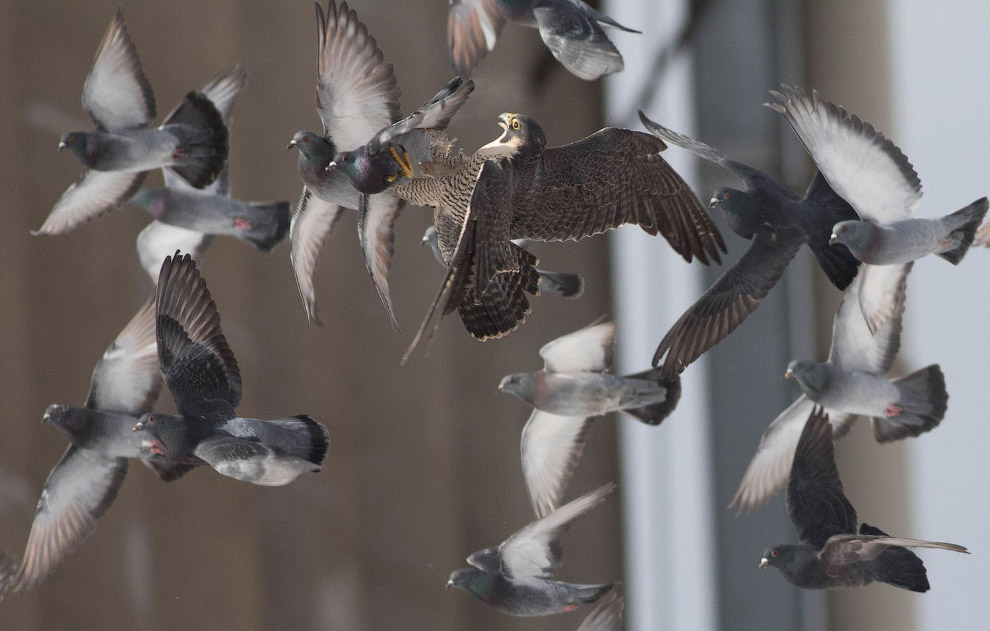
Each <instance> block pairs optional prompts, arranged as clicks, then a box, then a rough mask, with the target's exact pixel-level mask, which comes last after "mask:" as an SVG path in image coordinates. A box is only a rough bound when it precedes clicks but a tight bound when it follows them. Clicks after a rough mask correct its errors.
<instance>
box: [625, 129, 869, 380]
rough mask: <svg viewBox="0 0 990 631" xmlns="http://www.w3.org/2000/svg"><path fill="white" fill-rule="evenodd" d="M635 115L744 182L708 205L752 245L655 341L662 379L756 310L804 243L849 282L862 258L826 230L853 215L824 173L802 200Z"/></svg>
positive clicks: (832, 274) (840, 283)
mask: <svg viewBox="0 0 990 631" xmlns="http://www.w3.org/2000/svg"><path fill="white" fill-rule="evenodd" d="M639 117H640V119H641V120H642V121H643V125H645V126H646V128H647V129H649V130H650V131H651V132H652V133H653V134H655V135H656V136H657V137H658V138H662V139H663V140H664V141H666V142H669V143H671V144H674V145H677V146H678V147H681V148H684V149H687V150H688V151H691V152H693V153H695V154H696V155H697V156H698V157H700V158H704V159H705V160H709V161H711V162H714V163H716V164H718V165H720V166H722V167H724V168H726V169H728V170H729V171H732V173H734V174H735V175H736V176H738V177H739V178H740V179H741V180H743V182H745V184H746V190H745V191H740V190H735V189H731V188H720V189H718V190H717V191H715V195H714V196H713V197H712V200H711V207H712V208H718V209H719V210H721V211H722V213H723V215H724V217H725V219H726V222H727V223H728V225H729V227H730V228H731V229H732V231H733V232H735V233H736V234H738V235H739V236H741V237H743V238H744V239H750V240H752V242H753V244H752V245H751V246H750V248H749V250H748V251H747V252H746V253H745V254H744V255H743V256H742V258H741V259H739V261H738V262H737V263H736V264H735V265H733V266H732V267H731V268H730V269H729V270H728V271H726V272H725V273H724V274H723V275H722V276H721V277H719V279H718V280H716V281H715V284H714V285H712V286H711V287H710V288H709V289H708V291H706V292H705V293H704V294H703V295H702V296H701V298H699V299H698V301H697V302H695V303H694V304H693V305H692V306H691V307H690V308H689V309H688V310H687V311H686V312H685V313H684V315H682V316H681V317H680V319H679V320H678V321H677V322H676V323H674V326H672V327H671V328H670V330H669V331H668V332H667V334H666V335H665V336H664V337H663V339H662V340H661V341H660V345H659V346H658V347H657V351H656V354H654V356H653V365H654V366H656V365H658V364H659V363H660V360H661V359H663V372H664V375H665V376H666V377H668V378H670V377H673V376H674V375H675V374H677V373H680V372H681V371H683V370H684V368H685V367H687V365H688V364H690V363H691V362H693V361H695V360H696V359H698V358H699V357H701V355H702V354H703V353H704V352H705V351H707V350H708V349H710V348H712V347H713V346H715V345H716V344H718V343H719V342H721V341H722V340H724V339H725V338H726V337H728V336H729V334H730V333H732V331H734V330H735V328H736V327H738V326H739V325H740V324H742V322H743V320H745V319H746V318H747V317H748V316H749V315H750V314H751V313H753V312H754V311H756V309H757V307H759V306H760V300H762V299H763V298H764V296H766V295H767V293H768V292H769V291H770V290H771V289H773V287H774V285H776V284H777V281H779V280H780V277H781V276H783V274H784V270H786V269H787V265H788V264H789V263H790V262H791V259H793V258H794V255H796V254H797V251H798V250H799V249H800V248H801V245H802V244H808V246H809V247H810V248H811V251H812V253H813V254H814V255H815V258H816V259H817V260H818V264H819V265H820V266H821V268H822V270H823V271H824V272H825V274H826V275H827V276H828V278H829V280H830V281H832V284H833V285H835V286H836V287H838V288H839V289H845V288H846V287H847V286H848V285H849V283H851V282H852V279H853V277H854V276H855V275H856V267H857V266H858V265H859V261H857V260H856V259H855V258H854V257H853V256H852V255H851V254H850V253H849V251H848V250H846V249H845V248H844V247H842V246H837V247H830V246H829V235H830V234H831V229H832V226H833V225H834V224H835V223H836V222H837V221H841V220H843V219H853V218H855V216H856V213H855V211H854V210H853V209H852V207H851V206H850V205H849V204H847V203H846V202H845V200H843V199H842V198H841V197H839V196H838V195H836V194H835V192H834V191H832V189H831V188H829V186H828V182H826V181H825V178H823V177H822V175H821V174H818V175H817V176H816V177H815V179H814V180H813V181H812V183H811V186H809V187H808V191H807V193H805V196H804V197H803V198H801V197H798V196H797V195H795V194H794V193H793V192H792V191H791V190H790V189H789V188H787V187H786V186H784V185H782V184H780V183H778V182H777V181H776V180H774V179H773V178H772V177H770V176H769V175H767V174H766V173H763V172H762V171H759V170H757V169H754V168H753V167H751V166H748V165H745V164H743V163H741V162H738V161H736V160H733V159H732V158H730V157H728V156H727V155H725V154H724V153H722V152H721V151H719V150H718V149H715V148H713V147H709V146H708V145H706V144H704V143H702V142H699V141H697V140H694V139H692V138H688V137H687V136H683V135H681V134H678V133H675V132H673V131H671V130H669V129H667V128H665V127H662V126H660V125H658V124H657V123H655V122H653V121H652V120H650V119H649V118H647V117H646V115H645V114H643V112H640V113H639ZM664 355H666V358H665V359H664Z"/></svg>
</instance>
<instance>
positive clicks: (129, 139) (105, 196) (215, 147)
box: [34, 9, 228, 234]
mask: <svg viewBox="0 0 990 631" xmlns="http://www.w3.org/2000/svg"><path fill="white" fill-rule="evenodd" d="M82 103H83V108H85V110H86V112H87V113H89V115H90V117H91V118H92V119H93V122H94V123H95V124H96V131H92V132H82V131H74V132H69V133H67V134H65V135H64V136H62V139H61V141H60V142H59V145H58V148H59V150H62V149H68V150H69V151H71V152H72V153H74V154H76V156H78V157H79V159H80V160H81V161H82V162H83V164H85V165H86V167H88V169H87V171H86V172H85V173H84V174H83V176H82V177H81V178H80V179H79V181H78V182H76V183H75V184H73V185H72V186H70V187H69V189H68V190H66V191H65V193H63V194H62V197H61V198H60V199H59V200H58V202H56V204H55V207H54V208H53V209H52V211H51V213H50V214H49V215H48V218H47V219H45V222H44V224H42V226H41V228H39V229H38V230H37V231H35V232H34V234H62V233H64V232H69V231H70V230H74V229H75V228H77V227H78V226H80V225H81V224H83V223H85V222H87V221H89V220H91V219H94V218H96V217H99V216H101V215H103V214H105V213H106V212H109V211H110V210H113V209H114V208H116V207H117V206H119V205H120V204H121V203H123V202H124V201H126V200H127V199H129V198H130V197H131V195H133V194H134V192H135V191H137V189H138V187H140V186H141V182H142V181H143V180H144V176H145V175H146V174H147V172H148V171H151V170H154V169H157V168H161V167H167V168H169V169H171V170H172V171H174V172H175V173H176V174H177V175H178V176H179V177H181V178H183V179H184V180H186V181H187V182H188V183H189V184H191V185H192V186H194V187H196V188H203V187H204V186H207V185H208V184H210V183H211V182H213V181H214V180H215V179H216V178H217V176H218V175H219V174H220V172H221V171H222V170H223V166H224V164H225V163H226V161H227V152H228V145H227V127H226V125H224V122H223V118H222V116H221V115H220V112H218V111H217V108H216V107H215V106H214V105H213V103H212V102H211V101H210V99H208V98H207V97H205V96H204V95H202V94H200V93H199V92H190V93H189V94H187V95H186V98H185V99H183V100H182V102H181V103H180V104H179V106H178V107H176V108H175V110H173V111H172V113H171V114H169V115H168V116H167V117H166V118H165V121H164V122H163V123H162V124H161V125H159V126H158V127H149V125H150V124H151V121H152V120H154V118H155V115H156V114H155V97H154V95H153V94H152V92H151V85H150V84H149V83H148V79H147V78H146V77H145V76H144V72H143V70H142V69H141V61H140V60H139V59H138V55H137V49H136V48H135V47H134V42H132V41H131V38H130V35H128V33H127V27H126V26H125V25H124V14H123V12H122V11H120V10H119V9H118V10H117V14H116V15H115V16H114V19H113V20H112V21H111V22H110V27H109V28H108V29H107V32H106V34H105V35H104V36H103V41H102V42H101V43H100V48H99V50H97V52H96V59H95V60H94V62H93V69H92V70H91V71H90V73H89V76H88V77H86V83H85V84H84V85H83V95H82Z"/></svg>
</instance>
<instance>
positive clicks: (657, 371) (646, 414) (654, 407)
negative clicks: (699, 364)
mask: <svg viewBox="0 0 990 631" xmlns="http://www.w3.org/2000/svg"><path fill="white" fill-rule="evenodd" d="M662 374H663V369H662V368H651V369H650V370H646V371H644V372H639V373H636V374H635V375H626V377H628V378H630V379H646V380H649V381H655V382H657V383H658V384H660V385H661V386H663V387H664V388H666V390H667V396H666V398H665V399H664V400H663V401H660V402H659V403H651V404H650V405H644V406H643V407H641V408H632V409H628V410H623V412H625V413H626V414H628V415H629V416H632V417H633V418H636V419H638V420H640V421H642V422H644V423H646V424H647V425H659V424H660V423H661V422H662V421H663V420H664V419H665V418H667V417H668V416H670V413H671V412H673V411H674V408H676V407H677V403H678V401H680V400H681V376H680V375H675V376H674V378H673V379H664V378H663V376H662Z"/></svg>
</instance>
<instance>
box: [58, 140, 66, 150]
mask: <svg viewBox="0 0 990 631" xmlns="http://www.w3.org/2000/svg"><path fill="white" fill-rule="evenodd" d="M62 149H65V141H64V140H60V141H59V142H58V150H59V151H61V150H62Z"/></svg>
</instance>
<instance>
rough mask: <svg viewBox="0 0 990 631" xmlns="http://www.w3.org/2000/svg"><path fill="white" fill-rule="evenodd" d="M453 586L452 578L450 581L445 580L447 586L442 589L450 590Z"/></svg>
mask: <svg viewBox="0 0 990 631" xmlns="http://www.w3.org/2000/svg"><path fill="white" fill-rule="evenodd" d="M453 586H454V579H452V578H451V579H447V586H446V587H444V589H450V588H451V587H453Z"/></svg>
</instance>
